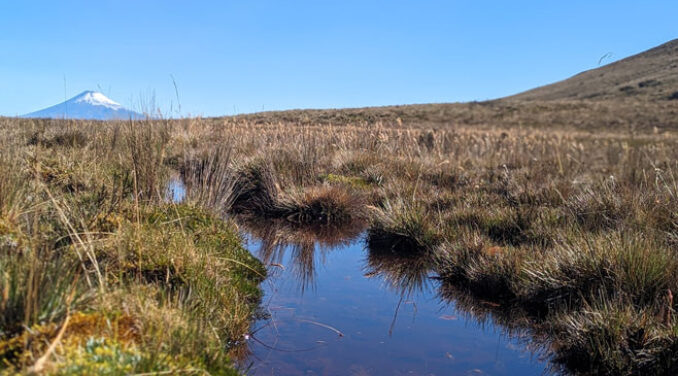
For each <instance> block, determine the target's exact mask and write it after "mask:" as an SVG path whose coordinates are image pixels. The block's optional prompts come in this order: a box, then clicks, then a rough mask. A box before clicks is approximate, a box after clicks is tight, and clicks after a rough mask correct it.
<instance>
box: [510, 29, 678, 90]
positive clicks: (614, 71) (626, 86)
mask: <svg viewBox="0 0 678 376" xmlns="http://www.w3.org/2000/svg"><path fill="white" fill-rule="evenodd" d="M625 98H626V99H628V98H632V99H638V100H645V101H648V100H649V101H655V100H667V99H668V100H677V99H678V39H674V40H672V41H669V42H667V43H664V44H662V45H660V46H657V47H655V48H652V49H650V50H647V51H645V52H641V53H639V54H637V55H633V56H630V57H628V58H626V59H622V60H619V61H617V62H614V63H612V64H608V65H605V66H603V67H600V68H597V69H591V70H588V71H585V72H582V73H579V74H578V75H576V76H573V77H570V78H568V79H566V80H563V81H560V82H556V83H554V84H551V85H546V86H542V87H538V88H536V89H532V90H528V91H526V92H523V93H520V94H516V95H513V96H510V97H507V98H504V100H508V101H534V100H540V101H553V100H616V99H625Z"/></svg>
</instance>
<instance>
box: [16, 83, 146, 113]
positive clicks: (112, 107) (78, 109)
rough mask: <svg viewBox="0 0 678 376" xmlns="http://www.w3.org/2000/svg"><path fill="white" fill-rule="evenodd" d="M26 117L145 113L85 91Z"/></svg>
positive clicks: (94, 92) (98, 94)
mask: <svg viewBox="0 0 678 376" xmlns="http://www.w3.org/2000/svg"><path fill="white" fill-rule="evenodd" d="M22 117H25V118H51V119H90V120H128V119H143V118H145V116H144V115H142V114H140V113H138V112H134V111H131V110H128V109H126V108H124V107H123V106H122V105H120V103H117V102H115V101H113V100H111V99H109V98H108V97H106V96H105V95H103V94H101V93H99V92H97V91H91V90H88V91H83V92H82V93H80V94H78V95H76V96H75V97H73V98H71V99H69V100H67V101H66V102H63V103H59V104H57V105H54V106H52V107H48V108H45V109H43V110H40V111H36V112H31V113H30V114H26V115H23V116H22Z"/></svg>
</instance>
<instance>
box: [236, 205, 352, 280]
mask: <svg viewBox="0 0 678 376" xmlns="http://www.w3.org/2000/svg"><path fill="white" fill-rule="evenodd" d="M241 224H242V226H243V227H244V228H245V229H246V230H247V231H248V232H249V233H251V234H252V235H253V236H254V237H256V238H258V239H260V240H261V247H260V249H259V251H258V252H259V253H258V254H259V258H260V259H261V261H262V262H263V263H264V264H267V265H271V264H281V263H282V261H283V259H284V257H285V254H286V252H288V251H289V252H290V260H291V263H292V267H293V270H294V272H295V274H296V276H297V280H298V281H299V286H300V288H301V290H302V291H304V290H305V289H306V288H307V287H310V286H312V285H313V283H314V280H315V276H316V272H315V271H316V261H317V257H318V256H320V257H321V258H322V259H323V260H324V257H325V255H326V254H327V253H329V252H331V251H332V250H334V249H336V248H339V247H344V246H348V245H349V244H351V243H352V242H354V241H355V240H356V239H357V238H358V236H359V235H360V234H361V232H362V231H363V229H364V226H365V224H364V223H363V222H353V223H351V224H349V225H346V226H318V225H315V226H310V225H306V226H304V225H298V224H292V223H289V222H288V221H285V220H256V219H251V218H249V219H245V218H241ZM316 249H317V253H316Z"/></svg>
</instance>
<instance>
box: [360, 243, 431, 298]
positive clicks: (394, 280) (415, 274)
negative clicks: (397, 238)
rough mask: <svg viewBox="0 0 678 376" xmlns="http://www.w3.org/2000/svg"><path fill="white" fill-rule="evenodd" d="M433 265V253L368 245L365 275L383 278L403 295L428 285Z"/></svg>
mask: <svg viewBox="0 0 678 376" xmlns="http://www.w3.org/2000/svg"><path fill="white" fill-rule="evenodd" d="M432 266H433V259H432V257H431V255H413V254H411V253H402V252H397V251H394V250H393V249H390V248H383V247H382V248H380V247H375V246H374V245H372V244H371V245H370V246H369V247H368V253H367V260H366V266H365V268H364V270H365V275H366V276H368V277H379V278H382V279H383V280H384V281H385V282H386V283H387V285H388V286H389V287H391V288H393V289H394V290H396V291H397V292H398V294H400V295H401V296H408V295H410V294H411V293H413V292H415V291H422V290H423V289H425V288H426V287H427V283H428V281H429V280H430V275H431V271H432Z"/></svg>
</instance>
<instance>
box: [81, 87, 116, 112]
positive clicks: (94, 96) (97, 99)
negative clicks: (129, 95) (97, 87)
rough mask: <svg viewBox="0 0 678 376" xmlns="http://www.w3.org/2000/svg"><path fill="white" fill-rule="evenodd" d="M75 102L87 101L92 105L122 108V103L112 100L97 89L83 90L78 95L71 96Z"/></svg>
mask: <svg viewBox="0 0 678 376" xmlns="http://www.w3.org/2000/svg"><path fill="white" fill-rule="evenodd" d="M73 101H74V102H75V103H83V102H84V103H89V104H91V105H93V106H106V107H110V108H114V109H119V108H122V105H121V104H120V103H118V102H114V101H113V100H111V99H110V98H108V97H107V96H105V95H103V94H101V93H99V92H98V91H85V92H82V93H81V94H80V95H78V96H76V97H74V98H73Z"/></svg>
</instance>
